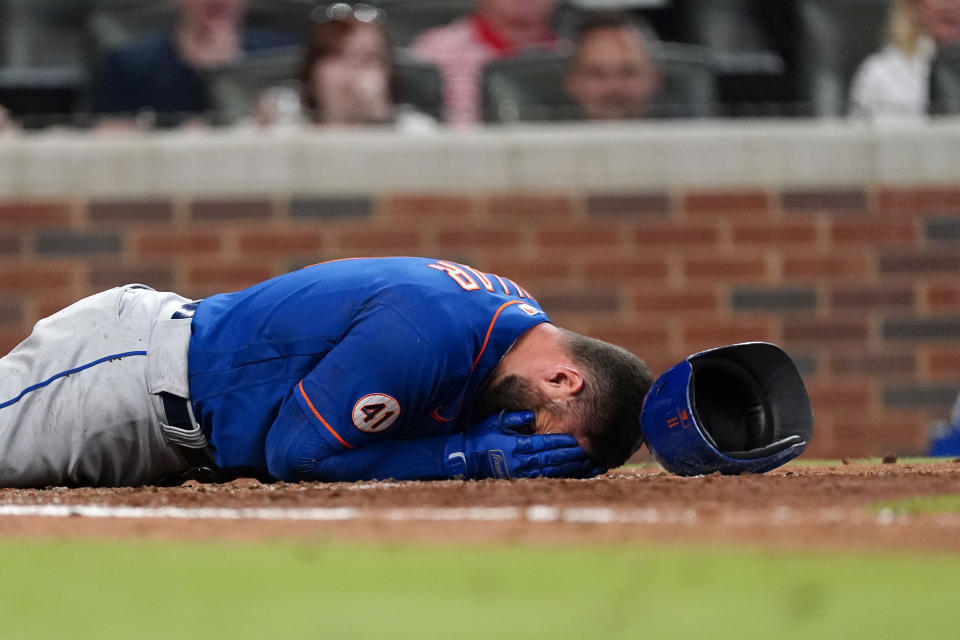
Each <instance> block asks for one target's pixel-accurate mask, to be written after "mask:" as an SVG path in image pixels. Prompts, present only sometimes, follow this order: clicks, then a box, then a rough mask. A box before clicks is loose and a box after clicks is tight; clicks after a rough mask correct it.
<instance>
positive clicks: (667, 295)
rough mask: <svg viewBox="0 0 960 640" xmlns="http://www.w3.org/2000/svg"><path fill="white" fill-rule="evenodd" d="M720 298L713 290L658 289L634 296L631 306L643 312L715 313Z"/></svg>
mask: <svg viewBox="0 0 960 640" xmlns="http://www.w3.org/2000/svg"><path fill="white" fill-rule="evenodd" d="M719 307H720V300H719V297H718V296H717V294H716V292H714V291H700V292H696V291H659V292H649V293H641V294H638V295H637V296H635V297H634V299H633V308H634V309H636V310H637V311H640V312H644V313H647V312H649V313H655V314H667V313H686V312H694V313H703V314H711V313H715V312H716V311H717V310H718V309H719Z"/></svg>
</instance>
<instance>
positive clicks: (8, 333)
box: [0, 327, 30, 356]
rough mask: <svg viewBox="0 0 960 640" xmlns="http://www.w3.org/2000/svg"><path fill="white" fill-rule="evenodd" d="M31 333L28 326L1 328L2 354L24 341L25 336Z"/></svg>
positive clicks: (0, 342)
mask: <svg viewBox="0 0 960 640" xmlns="http://www.w3.org/2000/svg"><path fill="white" fill-rule="evenodd" d="M28 335H30V330H29V329H27V328H22V329H21V328H17V327H11V328H4V329H0V356H4V355H6V354H8V353H10V352H11V351H12V350H13V348H14V347H15V346H17V345H18V344H20V343H21V342H23V340H24V338H26V337H27V336H28Z"/></svg>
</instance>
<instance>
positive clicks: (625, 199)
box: [586, 191, 670, 218]
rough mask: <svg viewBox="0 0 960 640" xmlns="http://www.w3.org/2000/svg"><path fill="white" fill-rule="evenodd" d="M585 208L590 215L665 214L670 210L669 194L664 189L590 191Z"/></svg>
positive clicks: (646, 215)
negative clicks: (620, 191) (647, 190)
mask: <svg viewBox="0 0 960 640" xmlns="http://www.w3.org/2000/svg"><path fill="white" fill-rule="evenodd" d="M586 209H587V213H588V214H589V215H591V216H619V217H624V218H626V217H638V216H643V217H649V216H665V215H667V214H668V213H669V212H670V195H669V194H668V193H667V192H666V191H656V192H648V193H615V192H611V193H591V194H590V195H589V196H587V201H586Z"/></svg>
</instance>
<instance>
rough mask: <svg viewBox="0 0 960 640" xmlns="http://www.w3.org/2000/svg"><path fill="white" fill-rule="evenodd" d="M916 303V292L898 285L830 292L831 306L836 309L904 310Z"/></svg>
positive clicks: (838, 288) (868, 286)
mask: <svg viewBox="0 0 960 640" xmlns="http://www.w3.org/2000/svg"><path fill="white" fill-rule="evenodd" d="M915 301H916V295H915V293H914V290H913V289H912V288H910V287H904V286H897V285H883V284H881V285H868V284H859V285H856V286H843V287H835V288H834V289H833V290H832V291H831V292H830V305H831V306H832V307H833V308H834V309H855V310H860V311H867V310H869V309H904V308H910V307H912V306H913V305H914V303H915Z"/></svg>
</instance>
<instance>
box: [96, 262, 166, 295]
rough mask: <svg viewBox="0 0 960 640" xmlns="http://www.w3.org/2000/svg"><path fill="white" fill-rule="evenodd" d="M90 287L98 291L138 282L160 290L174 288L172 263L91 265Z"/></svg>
mask: <svg viewBox="0 0 960 640" xmlns="http://www.w3.org/2000/svg"><path fill="white" fill-rule="evenodd" d="M88 282H89V284H90V288H92V289H95V290H97V291H101V290H104V289H109V288H110V287H118V286H120V285H123V284H130V283H134V282H138V283H140V284H145V285H147V286H149V287H153V288H154V289H157V290H158V291H169V290H171V289H173V286H174V279H173V265H172V264H167V263H164V264H146V265H144V264H117V263H109V264H97V265H92V266H91V267H90V274H89V277H88Z"/></svg>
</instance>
